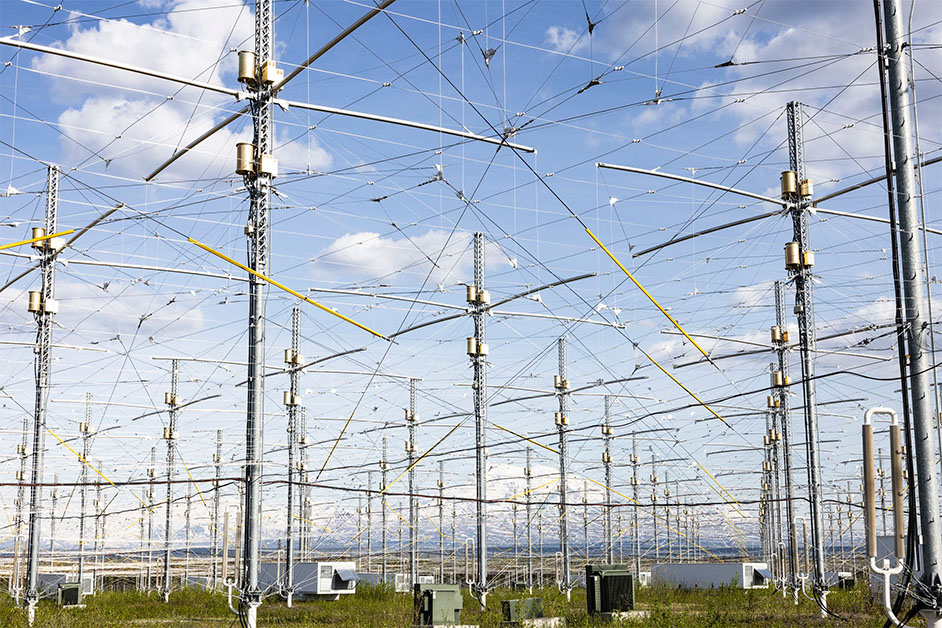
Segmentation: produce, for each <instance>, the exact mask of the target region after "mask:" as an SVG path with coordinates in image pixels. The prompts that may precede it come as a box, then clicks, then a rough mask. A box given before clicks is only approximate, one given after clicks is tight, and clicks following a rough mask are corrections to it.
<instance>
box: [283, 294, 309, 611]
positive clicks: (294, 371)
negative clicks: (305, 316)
mask: <svg viewBox="0 0 942 628" xmlns="http://www.w3.org/2000/svg"><path fill="white" fill-rule="evenodd" d="M300 343H301V308H300V307H294V308H292V310H291V348H290V349H288V350H287V351H285V364H286V365H287V368H288V379H289V390H288V394H286V395H285V407H286V409H287V411H288V505H287V509H288V510H287V517H286V520H285V582H284V587H283V589H282V591H281V594H282V595H283V596H284V597H285V599H286V600H287V604H288V607H289V608H290V607H291V603H292V600H293V598H294V561H295V556H294V519H295V514H294V502H295V498H294V484H295V475H296V471H297V469H296V468H295V466H296V464H297V463H296V461H297V450H298V434H297V431H298V429H297V428H298V406H299V405H300V387H301V369H300V367H301V365H302V364H303V363H304V360H302V359H301V353H300ZM305 518H306V517H305Z"/></svg>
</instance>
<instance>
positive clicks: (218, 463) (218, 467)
mask: <svg viewBox="0 0 942 628" xmlns="http://www.w3.org/2000/svg"><path fill="white" fill-rule="evenodd" d="M213 465H214V466H215V471H216V477H215V478H213V525H212V526H211V529H212V532H211V534H212V545H213V551H212V561H213V567H212V574H213V589H215V588H216V587H217V586H218V585H219V506H220V503H219V502H220V501H221V499H222V496H221V494H220V493H221V488H220V478H221V477H222V429H217V430H216V453H215V454H213Z"/></svg>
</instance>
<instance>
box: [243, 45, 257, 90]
mask: <svg viewBox="0 0 942 628" xmlns="http://www.w3.org/2000/svg"><path fill="white" fill-rule="evenodd" d="M239 82H240V83H245V84H247V85H251V84H254V83H255V53H254V52H252V51H251V50H240V51H239Z"/></svg>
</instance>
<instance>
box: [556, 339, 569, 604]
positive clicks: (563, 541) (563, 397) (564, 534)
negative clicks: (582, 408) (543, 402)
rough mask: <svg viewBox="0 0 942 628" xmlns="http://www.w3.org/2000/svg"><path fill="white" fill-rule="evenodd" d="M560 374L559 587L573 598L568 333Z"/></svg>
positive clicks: (562, 341) (560, 356) (560, 350)
mask: <svg viewBox="0 0 942 628" xmlns="http://www.w3.org/2000/svg"><path fill="white" fill-rule="evenodd" d="M557 347H558V356H557V357H558V366H559V374H558V375H556V377H555V378H554V382H553V384H554V388H555V389H556V397H557V398H558V399H559V412H557V413H556V430H557V431H558V432H559V548H560V552H561V553H562V573H561V581H560V583H559V588H560V590H561V591H563V592H564V593H565V594H566V599H567V600H568V599H570V595H571V593H572V578H571V575H570V572H569V569H570V559H571V557H570V548H569V512H568V510H569V509H568V492H567V490H566V476H567V475H568V469H567V466H568V462H569V460H568V459H569V454H568V451H567V448H568V443H569V380H568V379H567V378H566V336H561V337H560V338H559V341H558V343H557Z"/></svg>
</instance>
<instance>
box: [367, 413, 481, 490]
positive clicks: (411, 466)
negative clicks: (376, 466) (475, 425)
mask: <svg viewBox="0 0 942 628" xmlns="http://www.w3.org/2000/svg"><path fill="white" fill-rule="evenodd" d="M461 423H463V421H462V422H461ZM461 423H457V424H455V426H454V427H453V428H451V429H450V430H448V433H447V434H445V435H444V436H442V437H441V438H439V439H438V442H437V443H435V444H434V445H432V446H431V447H429V448H428V449H427V450H426V452H425V453H424V454H422V455H421V456H419V457H418V458H416V459H415V462H413V463H412V464H410V465H409V466H408V467H406V470H405V471H403V472H402V473H400V474H399V476H398V477H397V478H396V479H395V480H393V481H392V482H390V483H389V484H387V485H386V486H384V487H383V490H381V491H380V492H379V493H377V496H379V495H382V494H383V493H385V492H386V491H388V490H389V487H390V486H392V485H393V484H395V483H396V482H398V481H399V480H401V479H402V476H404V475H405V474H406V473H408V472H409V471H411V470H412V468H413V467H415V465H417V464H419V463H420V462H421V461H422V459H423V458H425V456H427V455H429V454H430V453H432V450H433V449H435V448H436V447H438V446H439V445H441V444H442V441H443V440H445V439H446V438H448V437H449V436H451V435H452V434H453V433H454V432H455V430H456V429H458V428H459V427H460V426H461Z"/></svg>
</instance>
